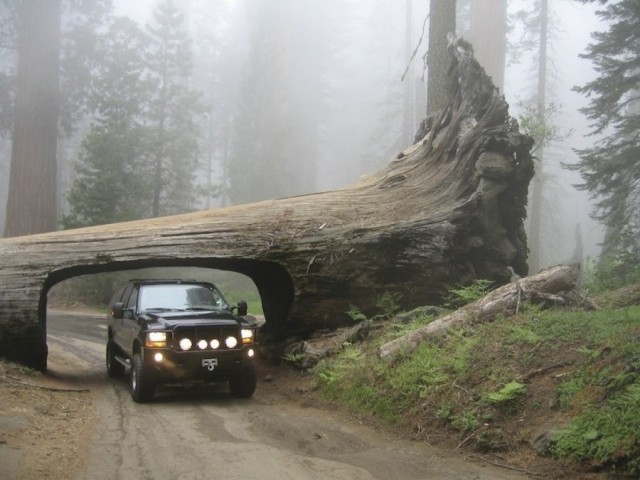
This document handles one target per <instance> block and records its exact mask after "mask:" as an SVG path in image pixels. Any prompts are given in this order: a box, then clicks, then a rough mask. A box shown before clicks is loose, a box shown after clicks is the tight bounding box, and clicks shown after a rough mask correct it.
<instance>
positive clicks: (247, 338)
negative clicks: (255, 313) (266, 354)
mask: <svg viewBox="0 0 640 480" xmlns="http://www.w3.org/2000/svg"><path fill="white" fill-rule="evenodd" d="M240 337H241V338H242V343H243V344H246V343H251V342H252V341H253V330H252V329H250V328H243V329H242V330H240Z"/></svg>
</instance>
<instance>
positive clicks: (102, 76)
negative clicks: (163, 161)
mask: <svg viewBox="0 0 640 480" xmlns="http://www.w3.org/2000/svg"><path fill="white" fill-rule="evenodd" d="M147 47H148V38H147V37H146V35H145V34H144V32H142V31H141V30H140V29H139V28H138V27H137V25H136V24H135V23H134V22H132V21H131V20H126V19H116V20H115V21H114V22H113V23H112V25H111V26H110V28H109V30H108V31H107V32H106V34H105V35H103V37H102V40H101V42H100V46H98V50H99V52H100V53H101V57H102V61H101V62H100V64H99V65H98V66H96V68H95V70H93V72H92V81H91V83H90V85H91V87H90V88H89V89H88V91H87V92H86V107H87V108H88V110H89V111H90V112H91V114H92V115H93V118H94V120H93V124H92V126H91V129H90V131H89V133H88V134H87V136H86V137H85V138H84V140H83V142H82V149H81V154H80V158H79V161H78V163H77V166H76V178H75V180H74V182H73V184H72V186H71V189H70V191H69V195H68V201H69V208H70V211H69V213H68V214H67V215H65V216H64V217H63V218H62V222H61V223H62V225H63V226H64V227H66V228H71V227H79V226H88V225H99V224H104V223H113V222H118V221H125V220H133V219H139V218H145V217H149V216H150V214H151V210H150V208H149V205H150V202H149V199H150V198H151V187H150V182H149V181H148V178H149V175H148V174H147V169H146V165H145V163H144V159H145V152H146V151H147V149H148V148H147V143H146V139H147V135H146V128H145V125H144V121H145V109H146V104H147V102H148V96H149V90H150V84H149V82H146V81H145V80H144V75H145V63H144V52H145V50H146V48H147Z"/></svg>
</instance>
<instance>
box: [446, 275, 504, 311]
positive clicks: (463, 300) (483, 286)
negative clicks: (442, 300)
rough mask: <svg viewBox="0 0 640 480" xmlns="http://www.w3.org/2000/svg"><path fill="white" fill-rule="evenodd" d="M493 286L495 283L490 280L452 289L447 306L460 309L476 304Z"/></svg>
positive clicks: (480, 280) (449, 292) (481, 280)
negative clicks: (469, 304) (472, 303)
mask: <svg viewBox="0 0 640 480" xmlns="http://www.w3.org/2000/svg"><path fill="white" fill-rule="evenodd" d="M492 285H493V282H491V281H490V280H483V279H478V280H475V281H474V282H473V283H472V284H471V285H467V286H462V285H459V286H457V287H452V288H450V289H449V291H448V295H447V297H446V305H447V307H449V308H458V307H461V306H462V305H466V304H467V303H471V302H474V301H476V300H478V299H480V298H482V297H484V296H485V295H486V294H487V293H489V291H490V290H491V287H492Z"/></svg>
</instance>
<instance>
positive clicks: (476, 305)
mask: <svg viewBox="0 0 640 480" xmlns="http://www.w3.org/2000/svg"><path fill="white" fill-rule="evenodd" d="M578 270H579V268H576V267H569V266H559V267H554V268H550V269H548V270H543V271H542V272H540V273H538V274H537V275H534V276H532V277H528V278H522V279H519V280H516V281H515V282H513V283H509V284H507V285H504V286H502V287H500V288H497V289H496V290H493V291H492V292H490V293H489V294H488V295H486V296H485V297H483V298H481V299H480V300H476V301H475V302H472V303H470V304H469V305H465V306H464V307H462V308H460V309H458V310H456V311H455V312H453V313H451V314H449V315H445V316H444V317H441V318H438V319H437V320H435V321H433V322H431V323H429V324H428V325H426V326H424V327H422V328H419V329H418V330H414V331H413V332H411V333H409V334H407V335H405V336H403V337H400V338H396V339H394V340H392V341H390V342H387V343H385V344H384V345H382V346H381V347H380V349H379V350H378V355H379V356H380V358H382V359H383V360H386V361H389V362H390V361H392V360H394V359H395V358H397V357H398V356H399V355H403V354H407V353H410V352H412V351H413V350H415V349H416V348H417V347H418V345H420V343H422V342H424V341H426V340H427V339H429V338H431V337H434V336H437V335H439V334H442V333H443V332H445V331H446V330H448V329H449V328H451V327H453V326H456V325H463V324H467V325H475V324H478V323H484V322H488V321H492V320H494V319H495V318H496V317H497V316H498V315H511V314H513V313H516V312H517V311H518V309H519V308H520V307H521V306H522V304H523V303H524V302H534V303H535V302H556V303H558V304H564V299H563V298H562V297H560V296H557V295H554V294H558V293H560V292H566V291H570V290H573V289H574V288H575V287H576V283H577V281H578Z"/></svg>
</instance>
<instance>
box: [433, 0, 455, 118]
mask: <svg viewBox="0 0 640 480" xmlns="http://www.w3.org/2000/svg"><path fill="white" fill-rule="evenodd" d="M455 31H456V1H455V0H431V2H430V7H429V52H428V55H427V68H428V71H427V115H433V114H434V113H435V112H437V111H438V110H440V109H441V108H444V106H445V105H446V104H447V65H448V64H449V56H448V55H447V35H449V34H451V35H453V33H454V32H455Z"/></svg>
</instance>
